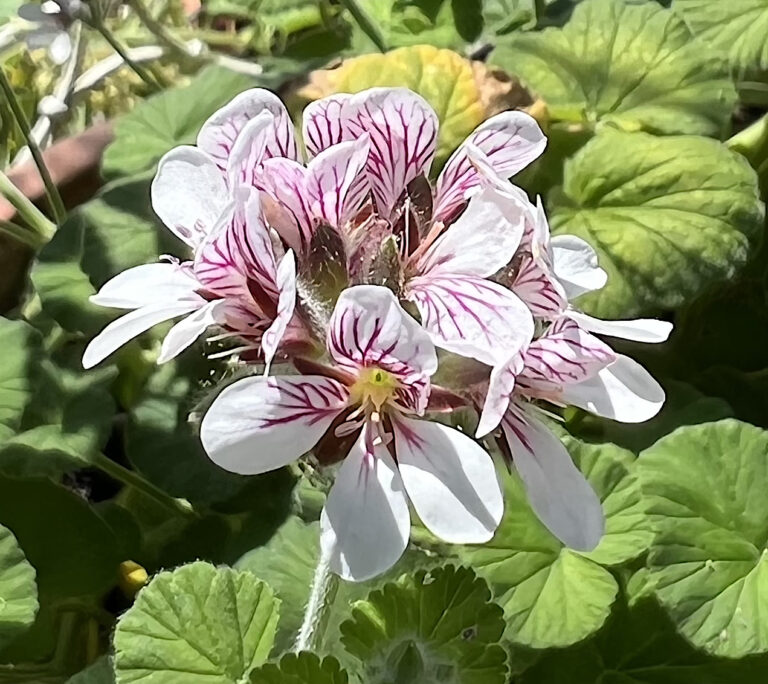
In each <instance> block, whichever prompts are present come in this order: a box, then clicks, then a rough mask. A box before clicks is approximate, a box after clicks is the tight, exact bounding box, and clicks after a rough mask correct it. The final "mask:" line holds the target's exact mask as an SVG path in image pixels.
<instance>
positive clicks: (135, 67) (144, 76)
mask: <svg viewBox="0 0 768 684" xmlns="http://www.w3.org/2000/svg"><path fill="white" fill-rule="evenodd" d="M93 26H94V28H95V29H96V30H97V31H98V32H99V33H100V34H101V36H102V37H103V38H104V40H106V41H107V42H108V43H109V44H110V46H111V47H112V49H113V50H114V51H115V52H116V53H117V54H118V55H120V57H121V58H122V60H123V61H124V62H125V64H126V65H127V66H128V67H129V68H130V69H131V70H132V71H133V72H134V73H135V74H136V75H137V76H138V77H139V78H140V79H141V80H142V81H144V83H146V84H147V85H148V86H149V87H150V88H152V90H155V91H159V90H162V86H161V85H160V84H159V83H158V82H157V79H155V78H154V77H153V76H152V74H150V73H149V71H147V70H146V69H145V68H144V67H143V66H141V64H139V63H138V62H135V61H133V60H132V59H131V56H130V55H129V54H128V52H127V51H126V49H125V48H124V47H123V46H122V45H121V44H120V41H118V40H117V38H115V36H114V34H113V33H112V31H110V30H109V29H108V28H107V27H106V26H105V25H104V23H103V22H102V21H98V22H95V23H94V24H93Z"/></svg>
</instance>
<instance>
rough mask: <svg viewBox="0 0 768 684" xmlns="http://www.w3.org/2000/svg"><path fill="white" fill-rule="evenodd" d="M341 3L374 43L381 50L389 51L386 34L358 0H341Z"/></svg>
mask: <svg viewBox="0 0 768 684" xmlns="http://www.w3.org/2000/svg"><path fill="white" fill-rule="evenodd" d="M341 4H342V5H344V7H345V8H346V9H347V11H348V12H349V13H350V14H351V15H352V18H353V19H354V20H355V21H356V22H357V25H358V26H359V27H360V30H361V31H362V32H363V33H364V34H365V35H366V36H368V37H369V38H370V39H371V40H372V41H373V44H374V45H375V46H376V47H377V48H379V50H381V52H386V51H387V49H388V48H387V42H386V40H384V35H383V34H382V32H381V31H380V30H379V27H378V26H376V22H375V21H374V20H373V18H372V17H371V15H370V14H368V12H367V11H366V10H365V9H364V8H363V7H362V5H361V4H360V2H358V0H341Z"/></svg>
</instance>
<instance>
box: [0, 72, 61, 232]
mask: <svg viewBox="0 0 768 684" xmlns="http://www.w3.org/2000/svg"><path fill="white" fill-rule="evenodd" d="M0 71H2V69H0ZM0 196H2V197H5V199H7V200H8V201H9V202H10V203H11V205H12V206H13V207H14V208H15V209H16V211H17V212H19V216H21V218H22V219H24V221H25V222H26V223H27V224H28V226H29V228H28V229H25V228H21V226H18V225H17V224H15V223H10V222H6V223H5V224H4V225H3V229H4V231H5V232H6V233H9V234H10V233H11V232H14V233H18V230H23V231H24V232H26V233H28V236H27V237H25V238H23V237H22V236H21V235H20V234H16V235H14V237H16V239H19V240H21V241H22V242H25V243H26V244H29V245H30V246H31V245H32V244H33V243H34V244H37V245H38V246H42V245H44V244H45V243H46V242H48V241H49V240H50V239H51V238H52V237H53V234H54V233H55V232H56V226H54V225H53V223H51V222H50V221H49V220H48V218H46V216H45V214H43V213H42V212H41V211H40V210H39V209H38V208H37V207H36V206H35V205H34V204H32V202H31V201H30V200H29V198H27V197H26V196H25V195H24V193H23V192H21V190H19V189H18V188H17V187H16V186H15V185H14V184H13V182H12V181H11V179H10V178H8V176H6V175H5V174H4V173H3V172H2V171H0Z"/></svg>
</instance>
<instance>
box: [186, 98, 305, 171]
mask: <svg viewBox="0 0 768 684" xmlns="http://www.w3.org/2000/svg"><path fill="white" fill-rule="evenodd" d="M265 111H267V112H269V113H270V114H271V115H272V117H273V121H274V125H273V127H272V130H271V133H270V135H269V137H268V139H267V142H266V147H265V151H264V156H265V158H267V159H268V158H270V157H287V158H288V159H293V160H294V161H298V160H299V159H301V157H300V156H299V148H298V146H297V144H296V138H295V136H294V133H293V123H292V122H291V118H290V116H288V112H287V110H286V109H285V105H284V104H283V103H282V102H281V101H280V98H279V97H278V96H277V95H275V94H274V93H272V92H270V91H269V90H265V89H264V88H252V89H251V90H246V91H245V92H242V93H240V94H239V95H238V96H237V97H235V98H234V99H233V100H232V101H230V102H229V103H228V104H226V105H224V106H223V107H222V108H221V109H219V111H217V112H215V113H214V114H213V115H212V116H211V117H210V118H209V119H208V121H206V122H205V123H204V124H203V127H202V128H201V129H200V133H199V134H198V136H197V146H198V147H199V148H200V149H201V150H203V151H205V152H207V153H208V154H209V155H210V156H211V158H212V159H213V160H214V161H215V162H216V165H217V166H218V168H219V170H220V172H221V173H222V174H224V173H226V172H227V166H228V160H229V156H230V154H231V153H232V150H233V148H234V146H235V142H236V140H237V138H238V136H239V135H240V131H242V130H243V128H244V127H245V125H246V124H247V123H248V122H249V121H250V120H251V119H254V118H255V117H257V116H258V115H259V114H261V113H262V112H265Z"/></svg>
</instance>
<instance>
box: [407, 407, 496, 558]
mask: <svg viewBox="0 0 768 684" xmlns="http://www.w3.org/2000/svg"><path fill="white" fill-rule="evenodd" d="M392 425H393V430H394V434H395V451H396V454H397V463H398V467H399V469H400V475H401V476H402V478H403V484H404V485H405V490H406V491H407V492H408V497H409V498H410V500H411V502H412V503H413V507H414V508H415V509H416V512H417V513H418V514H419V517H420V518H421V520H422V522H423V523H424V524H425V525H426V526H427V527H428V528H429V530H430V531H431V532H432V533H433V534H435V535H437V536H438V537H440V539H443V540H444V541H447V542H450V543H453V544H481V543H483V542H486V541H488V540H489V539H491V537H493V534H494V532H495V531H496V527H497V526H498V524H499V521H500V520H501V516H502V514H503V513H504V501H503V498H502V493H501V487H500V486H499V480H498V477H497V475H496V468H495V467H494V464H493V460H492V459H491V457H490V456H489V455H488V454H487V453H486V452H485V451H484V450H483V448H482V447H481V446H480V445H479V444H478V443H477V442H475V441H474V440H473V439H470V438H469V437H467V435H464V434H462V433H461V432H459V431H458V430H454V429H452V428H449V427H447V426H445V425H442V424H440V423H430V422H428V421H424V420H412V419H410V418H404V417H402V416H398V417H397V419H396V420H393V421H392Z"/></svg>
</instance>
